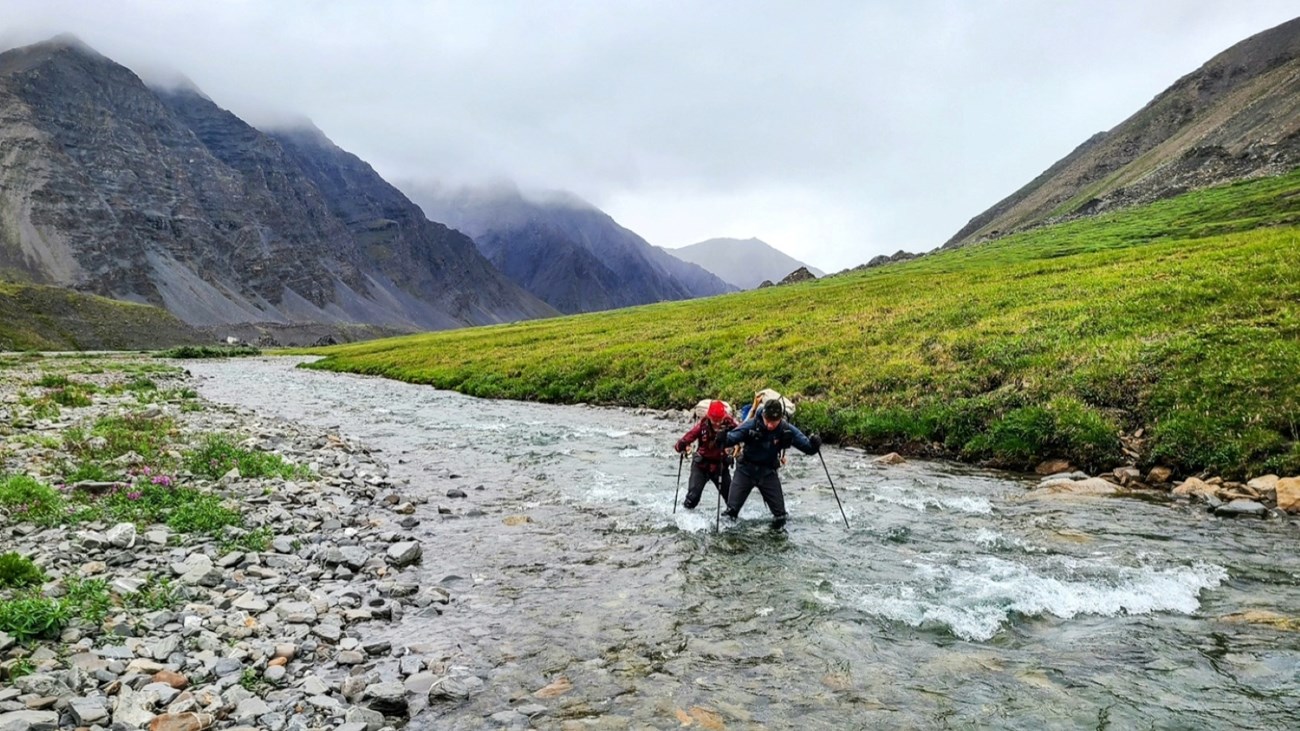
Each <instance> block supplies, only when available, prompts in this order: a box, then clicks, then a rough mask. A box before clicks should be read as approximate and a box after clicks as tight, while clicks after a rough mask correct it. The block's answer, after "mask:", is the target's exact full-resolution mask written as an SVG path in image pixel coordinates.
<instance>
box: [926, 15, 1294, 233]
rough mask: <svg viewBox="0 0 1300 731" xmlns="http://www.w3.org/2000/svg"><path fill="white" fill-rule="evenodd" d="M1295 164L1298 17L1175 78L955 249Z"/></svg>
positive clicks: (999, 208) (998, 208)
mask: <svg viewBox="0 0 1300 731" xmlns="http://www.w3.org/2000/svg"><path fill="white" fill-rule="evenodd" d="M1297 166H1300V18H1297V19H1296V20H1291V21H1288V22H1286V23H1283V24H1282V25H1279V26H1277V27H1276V28H1273V29H1271V30H1267V31H1264V32H1263V33H1259V34H1256V35H1254V36H1251V37H1250V38H1248V39H1246V40H1244V41H1242V42H1241V43H1238V44H1237V45H1235V46H1233V47H1232V48H1229V49H1228V50H1226V51H1224V52H1223V53H1220V54H1219V55H1217V56H1215V57H1214V58H1213V59H1211V60H1210V61H1209V62H1207V63H1206V64H1205V65H1204V66H1202V67H1201V68H1199V69H1197V70H1196V71H1194V72H1192V73H1190V74H1188V75H1187V76H1184V77H1183V78H1181V79H1179V80H1178V81H1177V82H1176V83H1174V85H1173V86H1171V87H1169V88H1168V89H1166V90H1165V91H1164V92H1162V93H1161V94H1160V95H1159V96H1157V97H1156V98H1155V99H1153V100H1152V101H1151V102H1150V103H1149V104H1147V105H1146V106H1145V107H1143V108H1142V109H1141V110H1140V111H1139V112H1137V113H1136V114H1134V115H1133V116H1132V117H1129V118H1128V119H1127V120H1125V121H1124V122H1122V123H1121V124H1120V125H1119V126H1117V127H1115V128H1114V129H1112V130H1110V131H1109V132H1102V133H1098V134H1096V135H1094V136H1093V137H1091V138H1090V139H1088V140H1087V141H1085V142H1084V143H1083V144H1082V145H1080V146H1079V147H1078V148H1076V149H1075V150H1074V151H1073V152H1071V153H1070V154H1069V155H1067V156H1066V157H1065V158H1063V159H1062V160H1060V161H1059V162H1057V163H1056V164H1055V165H1053V166H1052V167H1050V168H1048V169H1047V170H1046V171H1044V172H1043V173H1042V174H1041V175H1039V176H1038V177H1037V178H1034V180H1032V181H1030V183H1029V184H1028V185H1026V186H1024V187H1023V188H1021V189H1020V190H1018V191H1016V192H1015V193H1013V194H1012V195H1010V196H1008V197H1007V198H1005V199H1004V200H1002V201H1000V202H999V203H997V204H996V205H994V206H993V207H992V208H990V209H989V210H987V211H985V212H984V213H981V214H980V215H978V216H976V217H975V218H973V219H971V220H970V222H969V223H967V224H966V225H965V226H964V227H962V229H961V230H960V231H958V232H957V233H956V234H955V235H954V236H953V237H952V238H951V239H949V240H948V242H947V243H946V244H944V248H955V247H960V246H965V245H967V244H971V243H978V242H980V241H986V240H990V239H995V238H999V237H1001V236H1005V235H1007V234H1009V233H1014V232H1016V231H1021V230H1025V229H1029V228H1034V227H1037V226H1042V225H1046V224H1049V223H1054V222H1058V221H1061V220H1067V219H1069V218H1075V217H1079V216H1089V215H1095V214H1098V213H1102V212H1104V211H1108V210H1114V209H1117V208H1122V207H1127V206H1131V205H1137V204H1142V203H1148V202H1151V201H1154V200H1158V199H1161V198H1167V197H1171V196H1174V195H1178V194H1180V193H1184V192H1187V191H1189V190H1193V189H1197V188H1204V187H1209V186H1213V185H1219V184H1222V183H1226V182H1230V181H1235V180H1241V179H1246V178H1252V177H1261V176H1270V175H1280V174H1282V173H1285V172H1288V171H1290V170H1292V169H1294V168H1295V167H1297Z"/></svg>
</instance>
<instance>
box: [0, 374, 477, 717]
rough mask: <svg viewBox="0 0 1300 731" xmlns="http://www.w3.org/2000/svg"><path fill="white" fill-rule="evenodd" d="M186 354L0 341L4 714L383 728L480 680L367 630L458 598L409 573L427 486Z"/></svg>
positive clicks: (417, 554)
mask: <svg viewBox="0 0 1300 731" xmlns="http://www.w3.org/2000/svg"><path fill="white" fill-rule="evenodd" d="M177 363H178V362H177V361H160V360H153V359H149V358H146V357H119V356H101V357H68V358H63V357H36V356H6V357H0V416H2V417H3V420H2V421H0V435H2V436H3V447H0V658H2V661H0V681H2V682H0V729H4V730H5V731H8V730H9V729H27V728H56V727H57V728H68V727H80V728H89V729H108V728H113V729H136V728H149V729H152V730H153V731H163V730H167V731H180V730H182V729H183V730H186V731H197V730H199V729H205V728H232V727H240V728H258V729H271V730H272V731H280V730H282V729H288V730H293V731H297V730H305V729H316V728H339V729H346V730H347V731H363V730H368V731H376V730H377V729H380V728H384V727H389V726H398V725H401V724H402V723H403V722H404V720H405V719H406V718H407V716H408V713H409V711H410V709H409V707H408V700H411V699H413V698H416V697H417V696H419V697H420V698H419V701H420V702H421V703H422V702H423V697H425V696H428V697H432V698H433V699H434V700H435V701H436V700H437V699H438V698H441V697H443V696H446V697H455V696H456V695H457V694H468V693H470V692H471V691H472V690H473V688H474V684H475V682H476V681H478V679H477V678H475V677H472V676H466V675H465V674H464V673H463V672H460V670H459V669H457V668H454V667H452V668H449V667H447V664H446V661H447V660H448V658H441V657H433V656H425V655H422V654H420V653H419V652H418V651H415V650H413V649H412V648H408V647H398V646H393V645H392V644H390V643H389V642H388V641H383V640H377V639H373V637H374V636H375V633H374V632H368V631H367V630H368V628H378V627H382V626H383V624H384V623H391V622H396V621H398V620H400V619H401V618H402V616H403V615H404V614H405V613H409V612H421V613H425V614H428V615H430V616H432V615H434V614H437V613H439V612H440V611H441V608H442V606H443V605H445V604H447V603H448V602H450V601H452V597H451V596H450V595H449V593H448V592H447V591H446V590H444V589H442V588H440V587H422V586H421V585H420V584H419V583H418V582H417V581H416V580H415V578H414V576H413V574H412V573H411V572H410V570H409V569H410V567H411V566H413V565H414V564H416V563H418V562H420V561H421V560H422V556H421V553H422V551H421V546H420V543H419V542H418V541H417V540H415V539H414V537H413V535H412V533H411V529H413V528H414V527H415V526H416V525H418V523H419V520H418V518H417V516H416V515H415V514H416V513H417V512H418V511H419V509H418V503H419V501H418V500H417V499H414V498H411V497H409V496H407V495H405V494H404V493H403V491H402V489H401V487H400V486H399V485H394V484H392V483H391V482H390V481H389V479H388V477H387V469H386V467H385V465H384V464H383V462H382V461H381V460H380V459H378V458H377V457H375V456H374V455H372V454H370V453H368V452H367V450H366V449H365V448H364V447H362V446H361V445H357V444H353V443H350V442H349V441H348V440H346V439H344V438H343V437H341V436H339V435H338V434H331V433H325V432H319V431H312V430H310V429H304V428H300V427H298V426H295V425H293V424H290V423H285V422H282V421H272V420H267V419H263V418H259V417H258V416H256V415H254V414H251V413H248V412H243V411H237V410H232V409H228V408H224V407H219V406H215V405H212V404H210V403H205V402H203V401H202V400H200V399H199V398H198V397H197V394H196V393H195V391H193V390H192V389H191V388H189V380H188V374H187V373H186V372H185V371H184V370H183V369H182V368H180V367H177V365H176V364H177Z"/></svg>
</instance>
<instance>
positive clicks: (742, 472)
mask: <svg viewBox="0 0 1300 731" xmlns="http://www.w3.org/2000/svg"><path fill="white" fill-rule="evenodd" d="M737 444H744V445H745V449H744V451H742V452H741V453H740V461H739V462H738V463H737V464H736V477H735V479H734V480H732V482H731V490H730V491H729V492H728V495H727V511H726V512H725V513H723V515H725V516H727V517H728V518H731V519H732V520H734V519H735V518H736V517H737V516H738V515H740V509H741V508H742V507H744V505H745V501H746V500H747V499H749V493H750V491H751V490H753V489H754V488H755V487H757V488H758V492H759V494H760V495H762V496H763V502H764V503H767V509H768V511H770V512H771V513H772V527H773V528H780V527H781V526H783V525H785V517H786V513H785V494H784V493H782V492H781V478H780V477H779V476H778V475H777V469H778V468H779V467H780V466H781V452H782V451H784V450H785V449H787V448H788V447H790V446H794V447H795V448H797V449H798V450H799V451H800V452H803V453H804V454H817V453H818V452H819V451H821V448H822V440H821V438H820V437H818V436H817V435H816V434H814V435H812V436H811V437H806V436H804V434H803V432H801V431H799V430H798V429H797V428H795V426H794V425H793V424H791V423H790V422H788V421H786V420H785V408H784V407H783V406H782V405H781V400H780V399H772V400H770V401H768V402H767V403H765V404H763V408H762V409H761V410H760V412H759V413H758V414H755V415H753V416H750V418H748V419H746V420H745V421H744V422H743V423H742V424H741V425H740V426H738V427H736V428H735V429H732V430H730V431H728V432H725V433H724V434H722V435H721V436H720V437H719V439H718V445H719V446H721V447H734V446H735V445H737Z"/></svg>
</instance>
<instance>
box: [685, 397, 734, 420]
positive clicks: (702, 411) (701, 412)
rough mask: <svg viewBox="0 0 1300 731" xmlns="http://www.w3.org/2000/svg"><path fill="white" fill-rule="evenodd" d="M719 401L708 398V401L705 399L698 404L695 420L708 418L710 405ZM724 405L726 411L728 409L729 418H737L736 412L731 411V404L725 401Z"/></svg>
mask: <svg viewBox="0 0 1300 731" xmlns="http://www.w3.org/2000/svg"><path fill="white" fill-rule="evenodd" d="M718 400H719V399H713V398H706V399H704V400H703V401H701V402H699V403H698V404H695V410H694V413H695V418H697V419H703V418H704V417H706V416H708V415H709V404H711V403H713V402H714V401H718ZM722 405H723V406H724V407H726V409H727V416H735V412H734V411H732V409H731V404H729V403H727V402H726V401H723V402H722Z"/></svg>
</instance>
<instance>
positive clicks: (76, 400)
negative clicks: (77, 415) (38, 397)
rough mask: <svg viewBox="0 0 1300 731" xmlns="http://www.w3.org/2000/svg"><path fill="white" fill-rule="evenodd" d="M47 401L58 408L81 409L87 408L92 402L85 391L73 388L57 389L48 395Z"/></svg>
mask: <svg viewBox="0 0 1300 731" xmlns="http://www.w3.org/2000/svg"><path fill="white" fill-rule="evenodd" d="M49 399H50V400H51V401H53V402H54V403H56V404H58V405H60V406H67V407H70V408H81V407H85V406H89V405H90V404H91V403H92V401H91V400H90V396H88V395H86V392H85V391H82V390H81V389H79V388H76V387H74V386H69V387H67V388H58V389H55V390H53V391H50V393H49Z"/></svg>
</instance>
